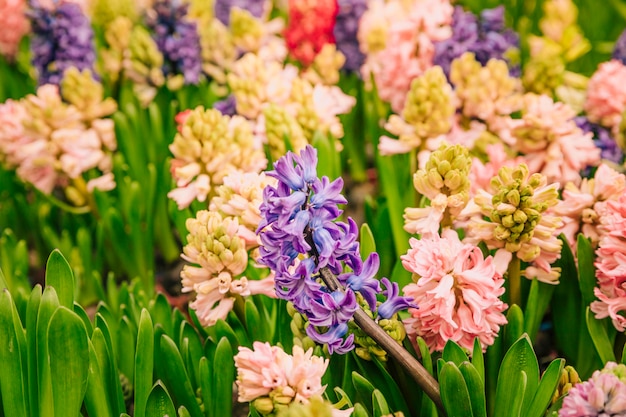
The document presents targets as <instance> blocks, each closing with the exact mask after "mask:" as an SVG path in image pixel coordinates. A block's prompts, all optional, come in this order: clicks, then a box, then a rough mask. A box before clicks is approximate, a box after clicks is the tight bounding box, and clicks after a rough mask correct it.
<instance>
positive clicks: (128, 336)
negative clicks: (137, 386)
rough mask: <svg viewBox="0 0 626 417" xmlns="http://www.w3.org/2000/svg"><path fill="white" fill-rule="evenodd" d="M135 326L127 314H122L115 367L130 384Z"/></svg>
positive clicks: (133, 361)
mask: <svg viewBox="0 0 626 417" xmlns="http://www.w3.org/2000/svg"><path fill="white" fill-rule="evenodd" d="M136 335H137V328H136V327H135V325H134V324H133V323H132V322H131V321H130V319H129V318H128V316H123V317H122V321H121V322H120V328H119V339H118V343H119V349H118V352H119V356H118V357H117V358H116V359H117V367H118V369H119V370H120V372H121V373H122V374H124V376H125V377H126V378H128V380H129V381H130V383H131V384H133V383H134V381H133V378H134V376H135V348H136V347H137V339H136Z"/></svg>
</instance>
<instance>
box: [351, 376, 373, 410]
mask: <svg viewBox="0 0 626 417" xmlns="http://www.w3.org/2000/svg"><path fill="white" fill-rule="evenodd" d="M352 384H353V385H354V389H355V390H356V399H357V401H359V402H360V403H361V404H363V406H364V407H365V409H366V410H372V408H373V403H372V393H373V392H374V386H373V385H372V384H371V382H369V381H368V380H367V379H365V378H364V377H362V376H361V375H360V374H359V373H358V372H356V371H354V372H352Z"/></svg>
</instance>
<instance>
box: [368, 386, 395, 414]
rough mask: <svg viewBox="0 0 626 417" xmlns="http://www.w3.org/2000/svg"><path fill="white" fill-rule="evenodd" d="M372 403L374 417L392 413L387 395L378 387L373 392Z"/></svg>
mask: <svg viewBox="0 0 626 417" xmlns="http://www.w3.org/2000/svg"><path fill="white" fill-rule="evenodd" d="M372 404H373V405H374V417H383V416H388V415H389V414H391V411H390V410H389V405H388V404H387V400H385V396H384V395H383V394H382V392H380V391H379V390H377V389H375V390H374V392H372Z"/></svg>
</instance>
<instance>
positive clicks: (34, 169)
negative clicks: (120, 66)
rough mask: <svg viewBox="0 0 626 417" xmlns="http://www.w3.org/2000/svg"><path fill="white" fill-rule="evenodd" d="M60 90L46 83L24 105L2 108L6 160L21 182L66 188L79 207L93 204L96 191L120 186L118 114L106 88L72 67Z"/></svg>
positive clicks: (0, 131)
mask: <svg viewBox="0 0 626 417" xmlns="http://www.w3.org/2000/svg"><path fill="white" fill-rule="evenodd" d="M62 88H63V95H61V94H60V93H59V87H58V86H56V85H52V84H46V85H43V86H41V87H39V88H38V89H37V94H36V95H29V96H27V97H25V98H24V99H22V100H20V101H19V102H14V101H8V102H7V103H5V104H2V105H0V114H1V116H0V118H1V119H2V120H3V123H2V128H0V154H2V157H1V158H0V159H2V160H4V162H5V164H6V165H7V167H8V168H11V169H16V173H17V175H18V177H20V178H21V179H22V180H23V181H25V182H27V183H31V184H32V185H33V186H34V187H36V188H37V189H39V190H40V191H41V192H43V193H45V194H51V193H52V192H53V190H54V189H55V187H60V188H61V189H62V191H63V192H64V193H65V197H66V198H67V199H68V200H69V201H70V203H71V204H72V205H74V206H78V207H81V206H85V205H87V204H88V202H89V201H88V200H89V195H90V194H91V193H92V192H93V190H94V189H99V190H103V191H106V190H110V189H112V188H114V187H115V182H114V180H113V173H112V172H111V169H112V153H113V151H115V149H116V146H117V144H116V140H115V131H114V126H113V121H112V120H110V119H104V118H103V117H105V116H107V115H110V114H111V113H113V112H114V111H115V110H116V104H115V102H113V101H111V100H103V91H102V86H101V85H100V84H99V83H98V82H96V81H94V80H93V79H92V78H91V74H90V73H89V71H85V72H83V73H82V74H80V73H78V70H76V69H75V68H71V69H69V70H68V71H66V78H65V79H64V80H63V82H62Z"/></svg>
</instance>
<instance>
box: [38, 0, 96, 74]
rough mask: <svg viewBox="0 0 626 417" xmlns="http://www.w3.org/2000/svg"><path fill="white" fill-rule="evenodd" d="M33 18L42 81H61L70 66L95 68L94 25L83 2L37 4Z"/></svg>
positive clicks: (82, 68) (80, 68) (81, 68)
mask: <svg viewBox="0 0 626 417" xmlns="http://www.w3.org/2000/svg"><path fill="white" fill-rule="evenodd" d="M28 14H29V17H30V19H31V26H32V38H31V46H30V47H31V51H32V55H33V57H32V65H33V67H35V69H36V70H37V75H38V77H39V78H38V83H39V85H43V84H55V85H59V84H60V82H61V80H62V79H63V73H64V72H65V70H66V69H68V68H70V67H76V68H77V69H78V70H80V71H82V70H84V69H89V70H91V71H92V73H93V72H94V69H93V65H94V62H95V59H96V55H95V51H94V43H93V29H92V28H91V24H90V22H89V19H88V18H87V16H85V14H84V13H83V11H82V9H81V8H80V6H78V5H77V4H75V3H61V4H59V5H58V6H57V7H56V8H54V9H46V8H44V7H40V6H39V5H38V4H37V3H35V4H33V8H32V10H31V11H30V12H29V13H28Z"/></svg>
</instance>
